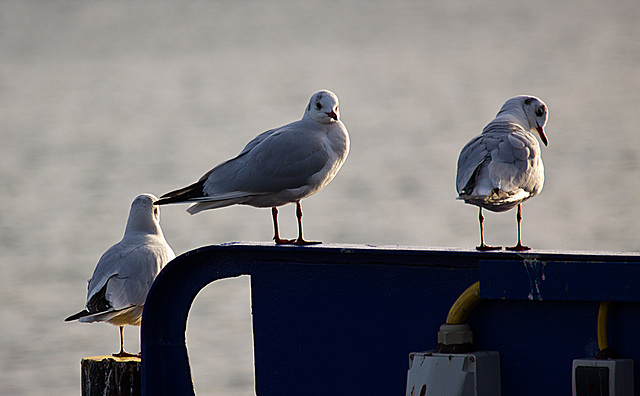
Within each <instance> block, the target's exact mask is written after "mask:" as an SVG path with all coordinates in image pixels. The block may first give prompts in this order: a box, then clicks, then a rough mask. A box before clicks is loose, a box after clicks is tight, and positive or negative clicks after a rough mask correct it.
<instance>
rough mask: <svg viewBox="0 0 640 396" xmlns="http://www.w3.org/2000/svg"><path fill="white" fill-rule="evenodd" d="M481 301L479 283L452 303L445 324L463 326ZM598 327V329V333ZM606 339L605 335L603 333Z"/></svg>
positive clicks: (470, 287)
mask: <svg viewBox="0 0 640 396" xmlns="http://www.w3.org/2000/svg"><path fill="white" fill-rule="evenodd" d="M480 300H482V299H481V298H480V282H476V283H474V284H473V285H471V286H469V288H468V289H467V290H465V291H464V292H462V294H461V295H460V297H458V299H457V300H456V302H454V303H453V305H452V306H451V309H450V310H449V315H447V324H463V323H464V322H465V320H467V316H469V313H470V312H471V310H472V309H473V308H475V306H476V305H478V303H479V302H480ZM599 329H600V327H598V333H599ZM605 338H606V333H605Z"/></svg>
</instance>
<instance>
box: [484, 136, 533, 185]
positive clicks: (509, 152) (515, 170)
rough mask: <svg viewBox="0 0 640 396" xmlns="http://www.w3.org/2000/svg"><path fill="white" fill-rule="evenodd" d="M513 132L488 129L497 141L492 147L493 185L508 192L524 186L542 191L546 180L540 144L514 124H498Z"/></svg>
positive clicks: (491, 174) (490, 172)
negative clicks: (497, 132) (496, 132)
mask: <svg viewBox="0 0 640 396" xmlns="http://www.w3.org/2000/svg"><path fill="white" fill-rule="evenodd" d="M503 128H509V129H510V133H500V134H493V133H490V132H489V133H488V135H490V136H491V137H492V138H493V139H495V140H496V142H497V144H496V145H495V147H493V148H490V152H491V163H490V164H489V167H488V170H489V178H490V180H491V183H492V184H493V186H494V187H497V188H499V189H501V190H502V191H505V192H512V191H515V190H517V189H523V190H525V191H527V192H530V193H532V194H533V195H535V194H537V193H539V192H540V190H541V189H542V183H543V182H544V168H543V166H542V161H541V159H540V145H539V144H538V141H537V140H536V138H535V137H534V136H533V135H532V134H531V133H528V132H526V131H524V130H522V129H521V128H517V129H516V128H514V127H513V124H510V126H509V127H507V126H500V125H498V126H497V128H496V129H503Z"/></svg>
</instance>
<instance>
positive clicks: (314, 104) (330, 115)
mask: <svg viewBox="0 0 640 396" xmlns="http://www.w3.org/2000/svg"><path fill="white" fill-rule="evenodd" d="M338 105H339V103H338V97H337V96H336V94H334V93H333V92H331V91H326V90H322V91H318V92H316V93H314V94H313V96H312V97H311V100H309V105H307V109H306V110H305V112H304V117H310V118H311V119H312V120H314V121H317V122H319V123H321V124H331V123H334V122H337V121H338V120H340V110H339V109H338ZM304 117H303V118H304Z"/></svg>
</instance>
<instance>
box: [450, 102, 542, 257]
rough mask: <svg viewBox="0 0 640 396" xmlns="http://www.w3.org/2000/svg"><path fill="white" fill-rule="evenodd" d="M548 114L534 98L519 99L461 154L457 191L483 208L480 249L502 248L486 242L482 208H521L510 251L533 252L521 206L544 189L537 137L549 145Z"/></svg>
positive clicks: (504, 109) (468, 200)
mask: <svg viewBox="0 0 640 396" xmlns="http://www.w3.org/2000/svg"><path fill="white" fill-rule="evenodd" d="M547 118H548V110H547V106H546V105H545V104H544V102H543V101H542V100H540V99H538V98H536V97H534V96H516V97H514V98H511V99H509V100H507V101H506V102H505V104H504V105H502V108H501V109H500V111H499V112H498V115H496V118H494V119H493V121H491V122H490V123H489V124H488V125H487V126H486V127H485V128H484V130H483V131H482V134H481V135H479V136H476V137H475V138H473V139H472V140H471V141H470V142H469V143H467V145H466V146H464V148H463V149H462V151H461V152H460V157H459V158H458V174H457V177H456V189H457V191H458V194H459V196H458V199H462V200H464V201H465V202H466V203H468V204H472V205H476V206H478V207H479V209H480V212H479V215H478V218H479V221H480V246H477V247H476V249H478V250H497V249H500V247H498V246H489V245H486V244H485V243H484V216H483V215H482V208H485V209H487V210H490V211H493V212H504V211H507V210H509V209H512V208H513V207H515V206H518V212H517V214H516V220H517V222H518V243H517V245H515V246H513V247H508V248H507V249H509V250H516V251H522V250H529V249H530V248H529V247H528V246H524V245H522V240H521V222H522V203H523V202H524V201H526V200H527V199H530V198H533V197H535V196H536V195H538V194H539V193H540V191H542V186H543V184H544V166H543V165H542V157H541V155H540V145H539V144H538V140H537V139H536V138H535V136H534V135H533V134H532V133H531V132H534V133H537V134H538V135H539V136H540V140H542V143H544V145H545V146H546V145H547V143H548V141H547V136H546V135H545V133H544V127H545V125H546V123H547Z"/></svg>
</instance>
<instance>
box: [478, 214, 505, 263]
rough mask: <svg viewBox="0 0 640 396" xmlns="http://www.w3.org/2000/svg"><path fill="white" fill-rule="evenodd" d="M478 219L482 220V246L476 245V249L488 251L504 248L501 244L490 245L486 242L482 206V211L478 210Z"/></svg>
mask: <svg viewBox="0 0 640 396" xmlns="http://www.w3.org/2000/svg"><path fill="white" fill-rule="evenodd" d="M478 221H480V246H476V250H479V251H481V252H487V251H490V250H500V249H502V247H501V246H489V245H485V243H484V216H483V215H482V207H480V211H479V212H478Z"/></svg>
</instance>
